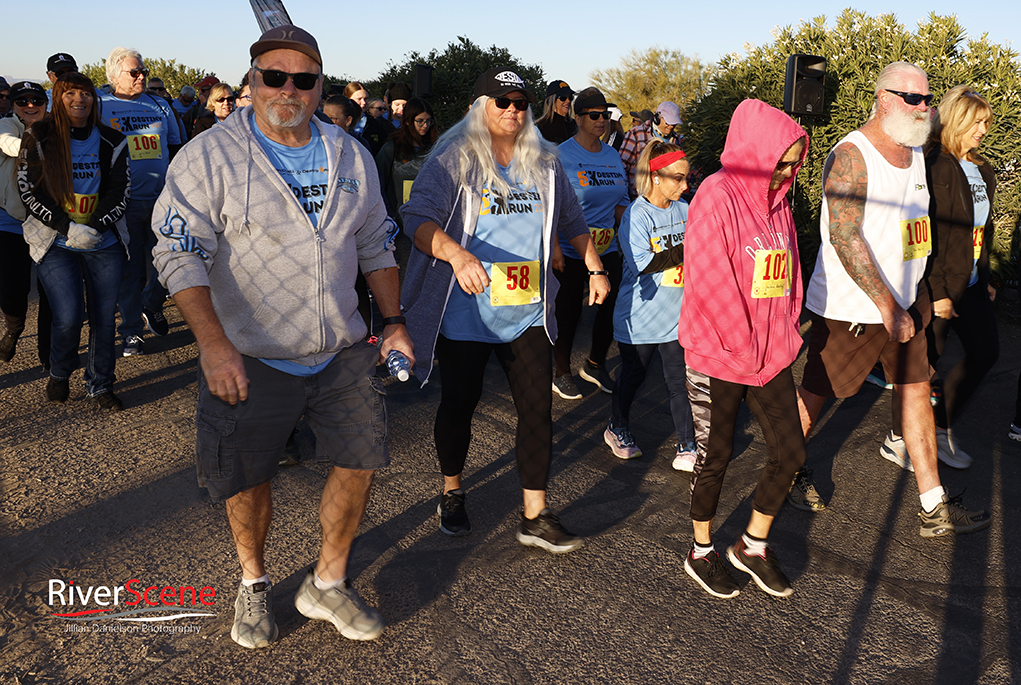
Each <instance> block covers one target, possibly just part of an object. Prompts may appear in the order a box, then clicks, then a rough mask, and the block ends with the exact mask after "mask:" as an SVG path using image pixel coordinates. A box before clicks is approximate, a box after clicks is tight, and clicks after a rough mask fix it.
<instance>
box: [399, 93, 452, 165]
mask: <svg viewBox="0 0 1021 685" xmlns="http://www.w3.org/2000/svg"><path fill="white" fill-rule="evenodd" d="M419 114H428V115H429V116H430V117H433V124H432V126H430V127H429V130H428V131H426V132H425V135H424V136H420V135H418V129H417V128H415V117H417V116H418V115H419ZM439 137H440V132H439V130H438V129H437V126H436V117H435V116H434V115H433V108H432V107H431V106H430V105H429V103H428V102H426V101H425V100H423V99H422V98H411V99H410V100H408V102H407V103H406V104H405V105H404V113H403V114H401V127H400V128H399V129H397V130H396V131H394V132H393V133H392V134H391V135H390V138H391V139H392V140H393V141H394V159H407V158H409V157H414V156H415V155H420V154H425V153H426V152H428V151H429V148H431V147H432V146H433V143H435V142H436V139H437V138H439ZM416 147H418V148H419V149H418V150H416V149H415V148H416Z"/></svg>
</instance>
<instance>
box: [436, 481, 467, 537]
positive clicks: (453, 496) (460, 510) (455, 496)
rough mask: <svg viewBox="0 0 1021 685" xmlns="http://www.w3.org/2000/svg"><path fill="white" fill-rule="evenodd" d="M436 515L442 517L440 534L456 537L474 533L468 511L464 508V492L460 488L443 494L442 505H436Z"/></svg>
mask: <svg viewBox="0 0 1021 685" xmlns="http://www.w3.org/2000/svg"><path fill="white" fill-rule="evenodd" d="M436 513H437V514H439V515H440V532H443V533H446V534H447V535H452V536H454V537H461V536H463V535H467V534H468V533H470V532H472V524H471V521H469V520H468V511H467V510H466V509H465V508H464V490H461V489H460V488H458V489H457V490H451V491H450V492H445V493H443V496H442V497H440V503H439V504H438V505H436Z"/></svg>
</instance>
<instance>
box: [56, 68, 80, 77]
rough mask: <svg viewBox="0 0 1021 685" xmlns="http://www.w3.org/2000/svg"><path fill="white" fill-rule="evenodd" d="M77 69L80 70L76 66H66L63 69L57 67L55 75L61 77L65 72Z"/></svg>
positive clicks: (70, 72) (72, 71)
mask: <svg viewBox="0 0 1021 685" xmlns="http://www.w3.org/2000/svg"><path fill="white" fill-rule="evenodd" d="M76 71H78V70H77V69H76V68H74V67H64V68H63V69H57V70H56V71H55V72H53V75H54V76H56V77H57V78H60V77H61V76H63V75H64V74H73V73H74V72H76Z"/></svg>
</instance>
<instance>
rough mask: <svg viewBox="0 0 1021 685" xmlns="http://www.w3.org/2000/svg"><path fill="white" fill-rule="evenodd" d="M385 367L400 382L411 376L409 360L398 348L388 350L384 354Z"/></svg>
mask: <svg viewBox="0 0 1021 685" xmlns="http://www.w3.org/2000/svg"><path fill="white" fill-rule="evenodd" d="M386 368H387V369H389V370H390V375H392V376H396V377H397V380H399V381H401V382H404V381H406V380H408V379H409V378H411V362H409V361H408V358H407V357H405V356H404V353H403V352H401V351H400V350H390V354H388V355H387V356H386Z"/></svg>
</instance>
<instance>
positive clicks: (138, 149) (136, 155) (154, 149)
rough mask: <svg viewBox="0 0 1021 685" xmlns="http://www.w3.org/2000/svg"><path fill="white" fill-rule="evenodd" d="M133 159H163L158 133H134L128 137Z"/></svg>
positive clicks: (129, 151)
mask: <svg viewBox="0 0 1021 685" xmlns="http://www.w3.org/2000/svg"><path fill="white" fill-rule="evenodd" d="M128 153H129V154H130V155H131V159H163V149H162V148H161V147H160V136H159V134H158V133H132V134H131V135H129V136H128Z"/></svg>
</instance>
